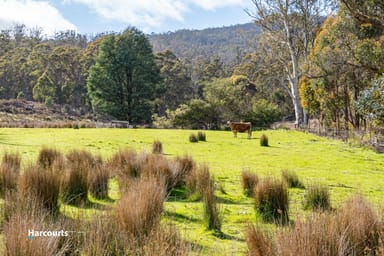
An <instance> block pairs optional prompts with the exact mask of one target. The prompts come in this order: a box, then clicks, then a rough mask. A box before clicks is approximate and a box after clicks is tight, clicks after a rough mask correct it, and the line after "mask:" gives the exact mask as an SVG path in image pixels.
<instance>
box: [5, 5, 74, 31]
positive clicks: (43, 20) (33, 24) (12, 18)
mask: <svg viewBox="0 0 384 256" xmlns="http://www.w3.org/2000/svg"><path fill="white" fill-rule="evenodd" d="M14 24H24V25H26V26H27V27H29V28H41V29H43V33H44V34H47V35H53V34H54V32H55V31H60V30H76V26H75V25H74V24H72V23H71V22H69V21H68V20H66V19H65V18H64V17H63V16H62V15H61V14H60V12H59V11H58V10H57V9H56V8H55V7H53V6H52V5H50V3H49V2H47V1H36V0H0V29H5V28H9V27H10V26H12V25H14Z"/></svg>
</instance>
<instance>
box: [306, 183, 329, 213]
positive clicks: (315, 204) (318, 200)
mask: <svg viewBox="0 0 384 256" xmlns="http://www.w3.org/2000/svg"><path fill="white" fill-rule="evenodd" d="M304 209H312V210H322V211H324V210H329V209H331V199H330V195H329V190H328V187H327V186H325V185H320V184H313V185H311V186H310V187H308V189H307V191H306V193H305V195H304Z"/></svg>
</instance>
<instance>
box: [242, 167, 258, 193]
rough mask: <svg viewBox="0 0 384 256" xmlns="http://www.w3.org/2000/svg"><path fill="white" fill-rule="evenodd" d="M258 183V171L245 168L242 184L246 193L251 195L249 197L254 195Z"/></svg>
mask: <svg viewBox="0 0 384 256" xmlns="http://www.w3.org/2000/svg"><path fill="white" fill-rule="evenodd" d="M258 183H259V177H258V176H257V174H256V173H254V172H252V171H250V170H248V169H244V170H242V171H241V185H242V187H243V190H244V194H245V195H246V196H249V197H253V196H254V191H255V188H256V186H257V184H258Z"/></svg>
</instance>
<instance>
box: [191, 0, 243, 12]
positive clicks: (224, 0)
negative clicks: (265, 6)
mask: <svg viewBox="0 0 384 256" xmlns="http://www.w3.org/2000/svg"><path fill="white" fill-rule="evenodd" d="M191 2H192V3H193V4H195V5H197V6H199V7H201V8H203V9H205V10H215V9H218V8H223V7H231V6H241V7H246V6H249V2H250V0H191Z"/></svg>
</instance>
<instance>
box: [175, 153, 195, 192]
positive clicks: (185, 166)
mask: <svg viewBox="0 0 384 256" xmlns="http://www.w3.org/2000/svg"><path fill="white" fill-rule="evenodd" d="M174 163H175V172H174V174H175V186H176V187H177V186H182V185H185V184H186V180H187V178H188V177H189V176H190V175H191V174H192V172H193V170H194V169H195V168H196V162H195V161H194V160H193V158H192V157H191V156H188V155H184V156H182V157H180V156H177V157H176V158H175V160H174Z"/></svg>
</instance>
